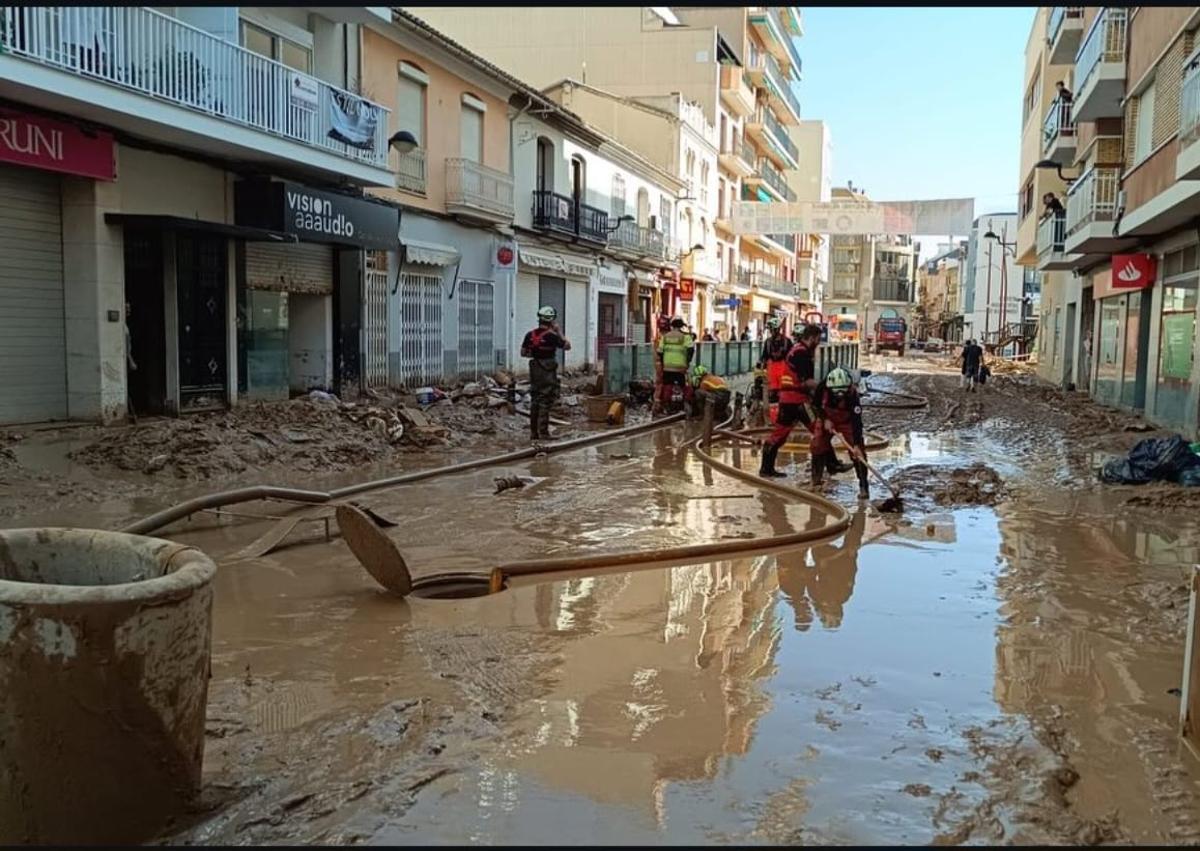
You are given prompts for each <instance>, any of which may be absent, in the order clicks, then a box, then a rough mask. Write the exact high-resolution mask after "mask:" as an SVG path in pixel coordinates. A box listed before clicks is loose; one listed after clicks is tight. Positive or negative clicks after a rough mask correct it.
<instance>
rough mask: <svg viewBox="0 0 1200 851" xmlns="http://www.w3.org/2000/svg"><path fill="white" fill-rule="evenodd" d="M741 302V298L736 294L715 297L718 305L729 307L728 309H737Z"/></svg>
mask: <svg viewBox="0 0 1200 851" xmlns="http://www.w3.org/2000/svg"><path fill="white" fill-rule="evenodd" d="M741 303H742V300H741V299H740V298H738V297H737V296H730V297H729V298H719V299H717V306H718V307H726V308H729V309H730V310H737V309H738V307H739V306H740V305H741Z"/></svg>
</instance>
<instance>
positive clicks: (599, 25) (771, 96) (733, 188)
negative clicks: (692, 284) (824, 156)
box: [410, 7, 803, 326]
mask: <svg viewBox="0 0 1200 851" xmlns="http://www.w3.org/2000/svg"><path fill="white" fill-rule="evenodd" d="M410 11H412V12H413V13H414V14H417V15H419V16H420V17H422V18H424V19H425V20H427V21H429V22H430V23H431V24H433V25H434V26H436V27H438V28H439V29H441V30H442V31H444V32H446V33H448V34H449V35H451V36H452V37H453V38H455V39H457V40H459V41H461V42H462V43H463V44H465V45H466V46H467V47H469V48H470V49H471V50H474V51H476V52H477V53H479V54H480V55H482V56H484V57H486V58H488V59H489V60H491V61H493V62H495V63H496V64H498V65H500V66H501V67H503V68H505V69H506V70H507V71H509V72H511V73H513V74H514V75H516V76H518V77H520V78H522V79H525V80H527V81H529V82H530V83H532V84H533V85H535V86H539V87H546V86H551V85H554V84H556V83H558V82H559V81H561V80H568V79H569V80H576V81H578V82H579V83H581V84H586V85H590V86H593V87H596V88H598V89H601V90H603V91H606V92H609V93H611V94H613V95H617V96H622V97H655V96H663V95H671V94H675V93H677V94H678V95H679V96H680V97H682V99H683V100H684V101H685V102H691V103H696V104H698V105H699V107H700V108H701V110H703V112H704V117H705V119H706V120H707V121H708V122H710V123H711V124H712V125H713V126H715V127H716V128H717V142H718V144H717V147H718V169H717V178H718V185H717V195H718V199H720V198H727V199H740V198H752V199H753V198H757V199H763V200H776V201H778V200H791V199H792V198H793V197H794V190H793V189H792V187H791V186H790V185H789V177H788V176H787V174H786V172H787V171H788V170H794V169H795V168H796V167H797V165H798V159H797V151H796V149H795V144H794V143H793V142H792V141H791V139H790V137H789V136H788V133H787V130H786V129H785V128H787V127H789V126H794V125H796V124H798V122H799V120H800V117H799V102H798V99H797V98H796V96H795V93H794V91H793V89H794V87H795V85H796V83H797V82H798V80H799V76H800V68H801V63H800V57H799V54H798V51H797V49H796V46H795V43H794V38H795V37H797V36H799V35H802V33H803V24H802V20H801V18H800V14H799V10H798V9H795V8H791V7H789V8H782V9H777V8H772V7H748V8H747V7H716V8H707V7H705V8H701V7H598V8H588V7H552V8H532V7H489V8H479V7H471V8H463V7H418V8H413V9H411V10H410ZM622 141H624V140H622ZM728 203H731V201H730V202H728ZM714 221H716V222H718V224H717V228H718V230H719V231H720V232H721V236H722V237H724V238H726V239H727V241H725V242H724V244H723V245H722V246H721V248H722V255H723V256H722V266H721V271H722V276H721V277H722V281H721V283H720V286H719V287H718V288H717V296H718V297H717V298H716V299H714V303H715V304H714V307H715V308H716V309H714V311H713V314H712V315H713V321H714V322H725V323H726V324H729V325H731V326H732V325H743V326H744V325H746V324H761V322H762V321H763V320H764V319H765V318H766V317H767V316H769V315H772V314H773V313H775V312H776V311H778V310H788V311H794V310H795V300H796V293H795V258H796V251H797V249H796V242H795V235H794V234H790V235H779V236H780V237H781V238H780V239H778V240H776V239H772V238H771V236H770V235H761V236H760V235H752V236H742V237H736V236H734V235H733V234H732V232H731V231H730V230H729V229H728V219H727V217H726V216H722V215H718V216H716V217H715V219H714ZM704 259H706V260H707V259H708V258H707V252H706V254H705V257H704ZM721 308H724V310H725V313H724V315H722V313H721V310H720V309H721Z"/></svg>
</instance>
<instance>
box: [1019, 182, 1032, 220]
mask: <svg viewBox="0 0 1200 851" xmlns="http://www.w3.org/2000/svg"><path fill="white" fill-rule="evenodd" d="M1032 212H1033V178H1032V177H1031V178H1030V179H1029V182H1028V183H1026V184H1025V188H1024V189H1022V190H1021V218H1022V219H1024V218H1025V217H1026V216H1028V215H1029V214H1030V213H1032Z"/></svg>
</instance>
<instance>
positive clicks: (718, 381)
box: [688, 364, 731, 419]
mask: <svg viewBox="0 0 1200 851" xmlns="http://www.w3.org/2000/svg"><path fill="white" fill-rule="evenodd" d="M688 383H689V384H691V386H692V412H693V413H698V412H703V410H704V406H705V404H707V402H708V400H709V399H712V400H713V413H714V415H715V416H716V417H717V419H724V418H725V416H726V415H727V414H728V413H729V399H730V395H731V394H730V391H729V385H728V384H726V383H725V379H724V378H722V377H721V376H719V375H714V374H713V373H711V372H709V371H708V367H706V366H703V365H701V364H696V365H695V366H693V367H692V368H691V369H690V370H688Z"/></svg>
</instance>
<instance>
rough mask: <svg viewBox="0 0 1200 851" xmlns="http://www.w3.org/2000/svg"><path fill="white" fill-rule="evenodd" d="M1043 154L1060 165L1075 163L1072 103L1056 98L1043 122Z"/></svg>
mask: <svg viewBox="0 0 1200 851" xmlns="http://www.w3.org/2000/svg"><path fill="white" fill-rule="evenodd" d="M1042 154H1043V155H1044V156H1045V158H1046V159H1049V160H1054V162H1056V163H1059V164H1060V165H1070V164H1071V163H1073V162H1075V122H1074V121H1073V120H1072V118H1071V103H1070V101H1062V100H1059V99H1058V98H1055V99H1054V102H1053V103H1051V104H1050V110H1049V112H1047V113H1046V120H1045V121H1043V122H1042Z"/></svg>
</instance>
